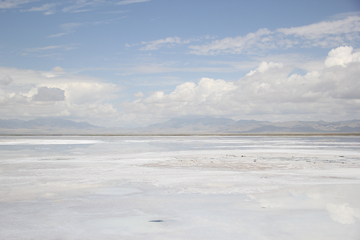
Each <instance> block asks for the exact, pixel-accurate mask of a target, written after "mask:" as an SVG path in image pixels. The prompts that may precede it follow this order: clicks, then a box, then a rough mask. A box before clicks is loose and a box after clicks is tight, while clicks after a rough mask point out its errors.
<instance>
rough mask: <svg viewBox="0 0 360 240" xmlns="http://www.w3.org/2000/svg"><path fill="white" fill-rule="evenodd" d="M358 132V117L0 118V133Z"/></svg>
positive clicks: (359, 124) (359, 128)
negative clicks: (128, 123)
mask: <svg viewBox="0 0 360 240" xmlns="http://www.w3.org/2000/svg"><path fill="white" fill-rule="evenodd" d="M271 133H360V120H352V121H342V122H324V121H318V122H302V121H289V122H275V123H273V122H266V121H255V120H240V121H235V120H232V119H227V118H214V117H200V118H173V119H170V120H168V121H166V122H164V123H158V124H152V125H149V126H147V127H143V128H134V129H126V128H104V127H98V126H94V125H91V124H89V123H87V122H74V121H70V120H64V119H60V118H37V119H34V120H29V121H23V120H18V119H10V120H0V134H109V135H111V134H271Z"/></svg>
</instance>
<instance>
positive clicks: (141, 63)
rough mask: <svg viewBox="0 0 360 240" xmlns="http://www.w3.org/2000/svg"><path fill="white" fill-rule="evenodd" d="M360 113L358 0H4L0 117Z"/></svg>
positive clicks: (105, 119) (146, 120)
mask: <svg viewBox="0 0 360 240" xmlns="http://www.w3.org/2000/svg"><path fill="white" fill-rule="evenodd" d="M204 116H211V117H224V118H231V119H234V120H261V121H272V122H282V121H320V120H323V121H346V120H352V119H360V1H358V0H311V1H310V0H303V1H288V0H274V1H268V0H254V1H241V0H237V1H235V0H222V1H220V0H196V1H194V0H192V1H189V0H182V1H175V0H116V1H112V0H75V1H43V0H0V119H22V120H30V119H34V118H38V117H60V118H64V119H69V120H73V121H87V122H89V123H91V124H95V125H99V126H107V127H137V126H146V125H149V124H153V123H159V122H164V121H166V120H168V119H171V118H176V117H204Z"/></svg>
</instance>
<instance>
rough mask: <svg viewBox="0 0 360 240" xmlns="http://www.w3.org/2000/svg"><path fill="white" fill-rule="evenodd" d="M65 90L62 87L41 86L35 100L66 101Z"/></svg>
mask: <svg viewBox="0 0 360 240" xmlns="http://www.w3.org/2000/svg"><path fill="white" fill-rule="evenodd" d="M64 93H65V91H64V90H62V89H60V88H48V87H41V88H39V89H38V93H37V94H36V95H34V97H33V100H34V101H41V102H47V101H64V100H65V94H64Z"/></svg>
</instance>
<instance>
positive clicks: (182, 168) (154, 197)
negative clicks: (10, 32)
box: [0, 136, 360, 239]
mask: <svg viewBox="0 0 360 240" xmlns="http://www.w3.org/2000/svg"><path fill="white" fill-rule="evenodd" d="M0 171H1V176H0V186H1V188H0V214H1V217H0V238H1V239H359V238H360V191H359V190H360V138H359V137H331V136H327V137H259V136H258V137H194V136H193V137H1V139H0Z"/></svg>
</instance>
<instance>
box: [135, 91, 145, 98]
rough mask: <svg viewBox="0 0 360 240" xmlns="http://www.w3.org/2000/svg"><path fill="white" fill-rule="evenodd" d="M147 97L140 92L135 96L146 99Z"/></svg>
mask: <svg viewBox="0 0 360 240" xmlns="http://www.w3.org/2000/svg"><path fill="white" fill-rule="evenodd" d="M144 96H145V95H144V94H143V93H142V92H138V93H135V94H134V97H136V98H142V97H144Z"/></svg>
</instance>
